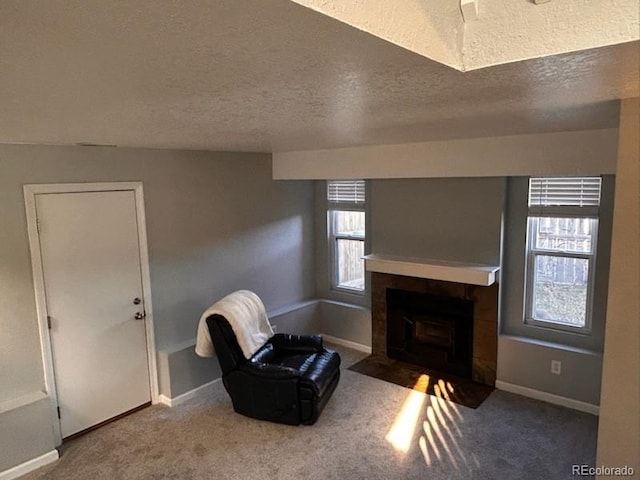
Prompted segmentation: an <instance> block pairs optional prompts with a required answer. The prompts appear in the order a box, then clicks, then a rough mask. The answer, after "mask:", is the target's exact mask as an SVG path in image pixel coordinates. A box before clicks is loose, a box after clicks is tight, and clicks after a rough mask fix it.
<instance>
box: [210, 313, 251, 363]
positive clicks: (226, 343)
mask: <svg viewBox="0 0 640 480" xmlns="http://www.w3.org/2000/svg"><path fill="white" fill-rule="evenodd" d="M207 326H208V327H209V335H211V340H212V341H213V346H214V348H215V350H216V355H217V356H218V361H219V362H220V368H221V369H222V374H223V375H226V374H228V373H229V372H231V371H232V370H235V369H236V368H238V367H239V366H240V365H242V364H243V363H245V362H247V359H246V358H244V355H243V354H242V350H241V349H240V345H238V340H237V339H236V335H235V333H233V329H232V328H231V325H230V324H229V322H228V321H227V319H226V318H224V317H223V316H222V315H217V314H214V315H211V316H210V317H208V318H207Z"/></svg>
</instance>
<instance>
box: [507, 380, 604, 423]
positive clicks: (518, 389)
mask: <svg viewBox="0 0 640 480" xmlns="http://www.w3.org/2000/svg"><path fill="white" fill-rule="evenodd" d="M496 388H497V389H498V390H504V391H505V392H511V393H516V394H518V395H522V396H524V397H529V398H535V399H536V400H542V401H543V402H548V403H553V404H555V405H560V406H562V407H567V408H572V409H573V410H578V411H580V412H585V413H590V414H592V415H598V414H599V413H600V407H599V406H598V405H593V404H591V403H587V402H582V401H580V400H574V399H573V398H567V397H561V396H560V395H555V394H553V393H548V392H543V391H540V390H535V389H533V388H529V387H523V386H521V385H514V384H513V383H508V382H503V381H502V380H496Z"/></svg>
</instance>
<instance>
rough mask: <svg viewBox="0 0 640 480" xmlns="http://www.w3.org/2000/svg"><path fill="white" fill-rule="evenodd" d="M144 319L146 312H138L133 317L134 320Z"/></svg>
mask: <svg viewBox="0 0 640 480" xmlns="http://www.w3.org/2000/svg"><path fill="white" fill-rule="evenodd" d="M144 317H146V314H145V313H144V312H136V314H135V315H134V316H133V318H135V319H136V320H142V319H143V318H144Z"/></svg>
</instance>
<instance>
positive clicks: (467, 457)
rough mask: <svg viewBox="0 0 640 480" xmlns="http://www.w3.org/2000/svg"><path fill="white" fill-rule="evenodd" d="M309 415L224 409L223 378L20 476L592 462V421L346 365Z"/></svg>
mask: <svg viewBox="0 0 640 480" xmlns="http://www.w3.org/2000/svg"><path fill="white" fill-rule="evenodd" d="M336 349H337V350H338V351H339V352H340V353H341V355H342V358H343V372H342V373H343V376H342V378H341V380H340V384H339V385H338V388H337V389H336V391H335V393H334V396H333V398H332V399H331V400H330V401H329V403H328V404H327V407H326V408H325V410H324V412H323V413H322V415H321V416H320V419H319V420H318V422H317V423H316V424H315V425H314V426H311V427H304V426H300V427H290V426H285V425H277V424H272V423H267V422H260V421H257V420H252V419H249V418H245V417H242V416H240V415H238V414H236V413H234V412H233V409H232V407H231V402H230V400H229V398H228V396H227V394H226V392H225V391H224V388H223V385H222V383H217V384H216V386H215V388H214V391H213V392H212V393H211V394H210V395H208V396H206V397H202V398H198V399H194V400H191V401H189V402H187V403H184V404H182V405H180V406H177V407H174V408H172V409H170V408H167V407H164V406H160V405H156V406H152V407H149V408H146V409H144V410H142V411H139V412H137V413H134V414H132V415H131V416H129V417H127V418H124V419H122V420H120V421H118V422H114V423H111V424H109V425H106V426H105V427H102V428H100V429H98V430H96V431H93V432H91V433H88V434H87V435H85V436H83V437H80V438H77V439H75V440H73V441H71V442H68V443H66V444H65V445H64V446H63V448H62V457H61V458H60V460H58V461H57V462H56V463H54V464H51V465H48V466H46V467H43V468H41V469H40V470H37V471H35V472H32V473H31V474H29V475H27V476H25V477H23V480H35V479H47V480H56V479H60V480H62V479H64V480H73V479H82V480H88V479H109V480H118V479H181V480H182V479H184V480H192V479H203V480H205V479H207V480H209V479H234V480H236V479H238V480H239V479H260V480H264V479H292V480H293V479H295V480H298V479H305V480H312V479H323V480H324V479H340V480H343V479H367V480H376V479H385V480H387V479H435V480H439V479H443V480H444V479H500V480H510V479H524V480H526V479H544V480H555V479H569V478H575V477H572V475H571V465H572V464H590V465H594V463H595V444H596V431H597V418H596V417H594V416H592V415H588V414H584V413H579V412H575V411H572V410H568V409H565V408H562V407H556V406H553V405H549V404H546V403H543V402H539V401H536V400H531V399H528V398H524V397H520V396H517V395H512V394H509V393H505V392H501V391H494V392H493V393H492V394H491V395H490V396H489V398H488V399H487V400H486V401H485V402H483V403H482V405H480V407H478V408H477V409H475V410H473V409H469V408H466V407H462V406H459V405H456V404H454V403H451V402H448V401H446V400H444V399H441V398H437V397H432V396H429V395H425V394H423V393H421V392H418V391H413V390H408V389H406V388H404V387H400V386H397V385H394V384H391V383H387V382H384V381H381V380H378V379H375V378H371V377H369V376H366V375H361V374H359V373H356V372H353V371H350V370H347V369H346V367H348V366H349V365H351V364H353V363H355V362H356V361H358V360H360V359H362V358H363V357H364V356H365V355H364V354H360V353H358V352H354V351H353V350H347V349H344V348H340V347H337V348H336Z"/></svg>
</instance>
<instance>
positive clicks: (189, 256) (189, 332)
mask: <svg viewBox="0 0 640 480" xmlns="http://www.w3.org/2000/svg"><path fill="white" fill-rule="evenodd" d="M113 181H142V182H143V186H144V194H145V209H146V217H147V234H148V240H149V258H150V270H151V290H152V298H153V310H154V322H155V328H156V342H157V345H158V348H159V349H163V348H169V347H171V345H174V344H178V343H180V342H184V341H187V340H189V339H192V338H193V337H194V335H195V330H196V325H197V321H198V319H199V317H200V314H201V312H202V311H203V310H204V309H205V308H206V307H207V306H209V305H210V304H211V303H212V302H213V301H215V300H216V299H218V298H220V297H222V296H223V295H225V294H227V293H229V292H231V291H233V290H236V289H238V288H248V289H252V290H255V291H256V292H257V293H258V294H259V295H260V296H261V298H262V299H263V300H264V302H265V305H266V307H267V309H268V310H273V309H277V308H279V307H282V306H284V305H288V304H291V303H295V302H298V301H300V300H302V299H305V298H308V297H312V296H313V295H314V293H315V281H314V277H313V267H314V264H313V262H314V250H313V245H314V219H313V208H314V207H313V201H314V200H313V198H314V197H313V188H312V184H311V182H276V181H273V180H271V160H270V156H269V155H267V154H236V153H211V152H187V151H169V150H148V149H120V148H99V147H51V146H20V145H4V146H0V206H1V208H0V225H2V229H1V230H0V331H1V332H2V335H0V386H1V387H0V403H2V402H4V401H7V400H11V399H15V398H17V397H20V396H22V395H25V394H29V393H32V392H34V391H38V390H42V389H43V388H44V383H43V372H42V360H41V353H40V344H39V338H38V328H37V320H36V311H35V302H34V291H33V280H32V274H31V265H30V255H29V246H28V241H27V230H26V220H25V209H24V200H23V193H22V186H23V185H24V184H26V183H64V182H113ZM44 421H45V420H44V419H43V422H44ZM26 425H27V423H25V428H26ZM34 433H35V432H34ZM27 437H29V435H27ZM13 438H18V437H16V435H15V433H13V432H8V431H6V430H4V429H3V430H2V431H0V450H3V449H6V448H9V446H11V445H14V443H13V441H12V439H13ZM17 451H20V449H17ZM41 453H44V452H41ZM26 459H27V458H22V459H20V458H17V459H15V460H16V461H15V463H20V462H21V461H24V460H26ZM9 466H10V465H7V464H1V463H0V471H2V470H4V469H6V468H8V467H9Z"/></svg>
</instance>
